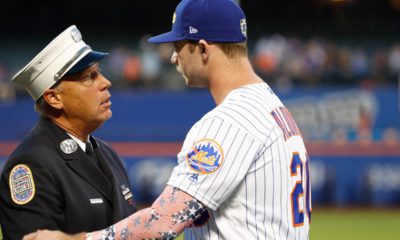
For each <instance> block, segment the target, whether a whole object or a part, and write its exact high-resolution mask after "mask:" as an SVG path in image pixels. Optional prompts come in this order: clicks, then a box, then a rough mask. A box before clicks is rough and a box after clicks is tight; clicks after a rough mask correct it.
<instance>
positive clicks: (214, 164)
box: [186, 139, 224, 174]
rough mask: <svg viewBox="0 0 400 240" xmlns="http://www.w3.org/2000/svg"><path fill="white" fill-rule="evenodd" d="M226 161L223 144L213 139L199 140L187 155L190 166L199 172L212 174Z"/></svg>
mask: <svg viewBox="0 0 400 240" xmlns="http://www.w3.org/2000/svg"><path fill="white" fill-rule="evenodd" d="M223 161H224V153H223V151H222V148H221V146H220V145H219V144H218V143H217V142H216V141H214V140H212V139H201V140H200V141H197V142H196V143H195V144H194V146H193V147H192V149H191V150H190V151H189V153H188V154H187V155H186V162H187V164H188V165H189V166H190V168H191V169H192V170H193V171H195V172H197V173H199V174H210V173H213V172H215V171H217V170H218V169H219V168H220V167H221V166H222V163H223Z"/></svg>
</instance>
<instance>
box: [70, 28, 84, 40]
mask: <svg viewBox="0 0 400 240" xmlns="http://www.w3.org/2000/svg"><path fill="white" fill-rule="evenodd" d="M71 37H72V39H74V41H75V42H79V41H81V40H82V34H81V32H80V31H79V30H78V29H77V28H74V29H72V31H71Z"/></svg>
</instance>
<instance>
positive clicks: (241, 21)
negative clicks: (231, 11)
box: [240, 18, 247, 37]
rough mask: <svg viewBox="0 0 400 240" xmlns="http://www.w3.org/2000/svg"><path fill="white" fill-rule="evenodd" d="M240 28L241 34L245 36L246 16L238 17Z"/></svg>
mask: <svg viewBox="0 0 400 240" xmlns="http://www.w3.org/2000/svg"><path fill="white" fill-rule="evenodd" d="M240 30H241V31H242V34H243V36H245V37H247V23H246V18H242V19H240Z"/></svg>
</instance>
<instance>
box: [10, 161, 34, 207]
mask: <svg viewBox="0 0 400 240" xmlns="http://www.w3.org/2000/svg"><path fill="white" fill-rule="evenodd" d="M8 183H9V185H10V193H11V198H12V200H13V202H14V203H16V204H18V205H23V204H27V203H28V202H30V201H31V200H32V199H33V197H34V196H35V182H34V181H33V175H32V171H31V169H30V168H29V167H28V166H27V165H25V164H18V165H16V166H14V167H13V169H12V170H11V172H10V177H9V181H8Z"/></svg>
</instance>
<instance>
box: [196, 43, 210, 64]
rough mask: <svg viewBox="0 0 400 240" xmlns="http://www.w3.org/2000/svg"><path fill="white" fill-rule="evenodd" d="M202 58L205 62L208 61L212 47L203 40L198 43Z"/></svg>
mask: <svg viewBox="0 0 400 240" xmlns="http://www.w3.org/2000/svg"><path fill="white" fill-rule="evenodd" d="M198 45H199V49H200V53H201V57H202V59H203V60H207V59H208V57H209V55H210V46H209V44H208V43H207V42H206V41H205V40H204V39H201V40H200V41H199V43H198Z"/></svg>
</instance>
